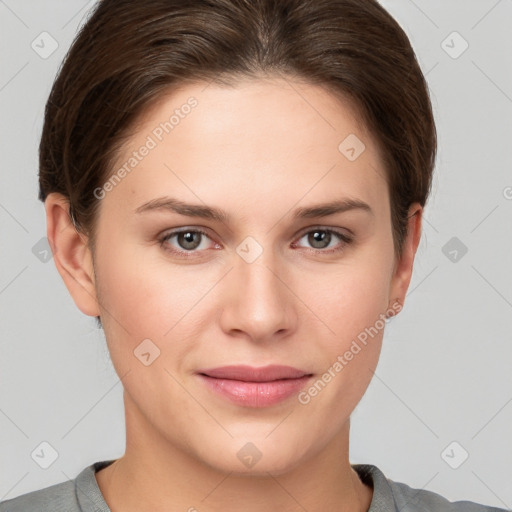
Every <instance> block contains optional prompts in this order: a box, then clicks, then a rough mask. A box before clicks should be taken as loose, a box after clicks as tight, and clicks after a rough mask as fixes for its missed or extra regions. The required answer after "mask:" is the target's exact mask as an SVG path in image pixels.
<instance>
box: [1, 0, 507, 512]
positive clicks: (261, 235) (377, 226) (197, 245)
mask: <svg viewBox="0 0 512 512" xmlns="http://www.w3.org/2000/svg"><path fill="white" fill-rule="evenodd" d="M435 154H436V132H435V125H434V120H433V115H432V110H431V105H430V100H429V96H428V91H427V86H426V83H425V80H424V77H423V75H422V73H421V70H420V68H419V66H418V63H417V61H416V58H415V55H414V52H413V50H412V48H411V46H410V43H409V41H408V39H407V37H406V35H405V34H404V32H403V31H402V30H401V28H400V27H399V26H398V24H397V23H396V22H395V21H394V20H393V19H392V18H391V17H390V16H389V14H387V13H386V11H385V10H384V9H383V8H382V7H381V6H380V5H379V4H378V3H376V2H375V1H374V0H366V1H360V0H343V1H341V0H340V1H334V0H314V1H313V0H280V1H276V0H258V1H249V0H215V1H211V2H205V1H200V0H194V1H190V0H188V1H168V0H167V1H164V0H148V1H145V2H133V1H128V0H102V2H99V3H98V5H97V7H96V9H95V11H94V13H93V14H92V16H91V17H90V19H89V20H88V22H87V23H86V25H85V26H84V27H83V29H82V30H81V32H80V34H79V35H78V37H77V39H76V40H75V42H74V44H73V46H72V48H71V50H70V52H69V54H68V56H67V58H66V61H65V63H64V65H63V67H62V69H61V71H60V73H59V76H58V77H57V79H56V81H55V84H54V87H53V89H52V92H51V94H50V98H49V100H48V103H47V107H46V113H45V124H44V129H43V134H42V140H41V147H40V196H39V198H40V199H41V200H42V201H44V203H45V209H46V215H47V226H48V239H49V241H50V243H51V246H52V250H53V253H54V260H55V264H56V266H57V269H58V271H59V273H60V274H61V276H62V278H63V280H64V282H65V284H66V286H67V288H68V290H69V292H70V294H71V295H72V297H73V300H74V301H75V303H76V305H77V307H78V308H79V309H80V310H81V311H82V312H83V313H85V314H86V315H89V316H94V317H96V318H97V320H98V323H99V325H101V326H102V328H103V329H104V332H105V337H106V340H107V344H108V348H109V351H110V355H111V358H112V361H113V364H114V367H115V369H116V372H117V374H118V376H119V378H120V379H121V381H122V383H123V386H124V405H125V414H126V439H127V443H126V452H125V454H124V456H123V457H121V458H119V459H117V460H108V461H100V462H97V463H95V464H93V465H91V466H89V467H88V468H85V469H84V470H83V471H82V472H81V473H80V474H79V475H78V476H77V478H76V479H75V480H74V481H70V482H66V483H62V484H57V485H56V486H52V487H49V488H46V489H42V490H39V491H35V492H32V493H29V494H26V495H23V496H20V497H18V498H15V499H13V500H8V501H5V502H4V503H2V504H1V505H0V510H1V511H2V512H4V511H18V510H20V511H21V510H23V511H30V510H34V511H35V510H38V511H41V510H48V511H50V510H52V511H54V510H66V511H92V510H101V511H108V510H112V511H114V512H115V511H123V512H131V511H135V510H136V511H141V510H151V511H157V512H158V511H164V510H165V511H168V510H188V511H190V512H191V511H195V510H199V511H217V510H219V511H220V510H222V511H230V510H240V509H243V510H247V511H260V510H276V511H277V510H279V511H292V510H293V511H295V510H308V511H311V512H312V511H316V510H336V511H371V512H375V511H381V510H382V511H388V510H392V511H395V510H411V511H412V510H418V511H419V510H422V511H424V510H432V511H434V510H435V511H444V510H446V511H447V510H460V511H466V510H474V511H488V510H499V509H496V508H492V507H486V506H484V505H478V504H475V503H470V502H467V501H466V502H457V503H456V504H451V503H450V502H449V501H448V500H446V499H445V498H443V497H441V496H439V495H438V494H435V493H433V492H429V491H424V490H418V489H412V488H410V487H408V486H407V485H405V484H401V483H396V482H392V481H390V480H388V479H386V478H385V476H384V475H383V473H382V472H381V471H380V470H379V469H378V468H377V467H376V466H373V465H369V464H365V465H351V464H350V462H349V450H348V446H349V426H350V415H351V413H352V411H353V410H354V408H355V406H356V405H357V404H358V402H359V401H360V400H361V398H362V396H363V395H364V392H365V390H366V389H367V387H368V384H369V382H370V380H371V377H372V375H373V370H374V369H375V368H376V366H377V362H378V358H379V353H380V349H381V342H382V336H383V332H384V326H385V321H386V319H387V318H390V317H391V316H394V315H396V314H397V313H399V312H400V310H401V308H402V306H403V303H404V300H405V295H406V292H407V289H408V286H409V282H410V279H411V274H412V269H413V262H414V256H415V253H416V250H417V247H418V243H419V240H420V235H421V222H422V212H423V208H424V207H425V204H426V201H427V198H428V195H429V191H430V185H431V180H432V171H433V167H434V163H435Z"/></svg>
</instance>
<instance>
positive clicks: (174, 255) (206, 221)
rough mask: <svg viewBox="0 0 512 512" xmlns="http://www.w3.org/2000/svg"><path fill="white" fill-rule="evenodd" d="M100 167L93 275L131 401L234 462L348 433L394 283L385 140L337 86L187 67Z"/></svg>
mask: <svg viewBox="0 0 512 512" xmlns="http://www.w3.org/2000/svg"><path fill="white" fill-rule="evenodd" d="M172 115H173V117H171V116H172ZM166 123H167V124H166ZM347 137H348V139H347ZM345 139H346V140H345ZM344 141H345V142H344ZM363 144H364V146H363ZM144 148H145V149H144ZM351 148H352V149H351ZM123 166H124V167H123ZM123 168H124V170H125V172H123V171H119V170H120V169H123ZM113 172H115V173H117V178H114V179H112V180H111V181H110V182H109V183H110V184H109V183H107V184H106V185H105V186H104V187H103V188H102V189H101V190H97V191H96V192H95V193H96V195H97V196H98V197H101V199H100V204H101V206H100V215H99V219H98V238H97V249H96V253H95V254H94V271H95V272H94V276H95V292H96V293H97V297H98V308H99V309H98V312H99V314H100V315H101V319H102V323H103V327H104V330H105V335H106V339H107V343H108V348H109V350H110V354H111V357H112V361H113V364H114V366H115V368H116V371H117V373H118V375H119V376H120V377H121V378H122V382H123V385H124V388H125V406H126V408H127V411H126V412H127V416H130V417H132V418H137V424H138V425H139V427H138V428H143V429H144V430H145V431H146V433H148V432H150V435H151V436H152V438H153V439H159V440H160V441H162V442H163V443H164V444H165V443H167V444H168V445H169V446H173V447H175V448H178V449H179V450H181V451H183V452H184V453H186V454H188V455H190V456H192V457H194V458H196V459H197V460H200V461H202V462H204V463H206V464H207V465H209V466H211V467H215V468H220V469H222V470H225V471H236V472H242V473H243V472H249V471H251V472H252V473H258V472H260V473H261V474H263V473H264V472H266V471H272V472H273V473H274V474H279V473H280V472H284V471H287V470H289V469H291V468H293V467H294V466H296V465H297V464H300V462H301V461H304V460H307V459H308V458H309V457H313V456H315V455H318V454H319V453H321V452H322V450H326V449H327V448H328V447H329V446H332V445H333V443H336V442H337V441H340V439H341V438H342V437H346V435H347V430H346V428H347V425H348V420H349V417H350V414H351V412H352V411H353V409H354V408H355V406H356V405H357V403H358V402H359V400H360V399H361V397H362V395H363V394H364V392H365V390H366V388H367V386H368V384H369V382H370V380H371V377H372V370H373V369H375V367H376V365H377V361H378V357H379V352H380V348H381V340H382V335H383V332H384V330H383V327H384V320H383V319H384V314H385V313H386V311H388V310H389V309H390V308H392V309H391V311H393V309H394V310H396V308H395V306H394V305H393V302H392V300H393V299H394V297H399V296H401V294H402V293H403V292H404V278H403V276H402V277H401V278H400V280H399V279H398V278H397V274H396V273H395V268H396V267H395V264H396V263H397V261H395V257H394V248H393V239H392V229H391V221H390V204H389V194H388V189H387V185H386V180H385V173H384V169H383V167H382V164H381V156H380V155H379V152H378V149H377V147H376V145H375V143H374V141H373V140H372V138H371V137H370V136H369V134H368V133H367V132H366V131H365V130H364V127H362V126H361V125H360V124H359V122H358V116H357V113H356V112H354V111H353V110H352V108H351V106H350V104H349V103H346V102H343V101H341V100H340V99H337V98H335V97H334V96H332V95H331V94H330V93H328V92H327V91H326V90H324V89H322V88H320V87H317V86H312V85H305V84H300V83H297V82H294V83H293V87H291V86H290V85H289V82H287V81H285V80H282V79H275V80H252V81H246V82H240V83H238V85H237V86H236V87H233V88H228V87H221V86H215V85H213V84H210V85H208V86H206V84H205V83H202V84H194V85H187V86H185V87H182V88H181V89H180V90H174V91H173V92H172V93H171V94H169V95H168V96H165V97H163V98H162V99H161V100H160V101H159V103H158V104H155V105H154V106H153V107H152V108H151V109H150V110H149V111H147V112H146V114H145V116H144V118H143V119H142V120H141V122H140V123H139V124H138V125H137V127H136V130H135V132H134V134H133V135H132V136H131V137H130V139H129V140H128V141H127V143H126V144H125V146H124V147H123V151H122V152H121V153H120V154H119V156H118V159H117V161H116V164H115V166H114V167H113ZM158 205H160V207H157V206H158ZM406 277H409V276H406ZM405 281H407V279H405ZM407 283H408V281H407ZM407 283H406V284H407ZM405 287H406V285H405ZM390 301H391V302H390ZM275 365H278V366H281V367H283V366H284V367H287V368H284V369H283V368H275V367H273V366H275ZM233 366H237V367H238V366H241V368H236V369H233V368H228V369H225V368H224V370H222V368H223V367H233ZM269 366H272V367H271V368H266V367H269ZM248 367H250V368H248ZM290 367H291V369H290ZM219 368H221V370H219ZM255 369H256V370H259V369H263V370H265V369H266V370H267V372H266V373H265V371H262V372H260V373H258V372H257V371H255ZM242 381H243V382H242ZM134 421H135V420H134ZM142 425H143V427H141V426H142ZM260 456H261V458H260V459H259V460H258V461H257V463H256V464H253V465H251V462H250V460H252V459H250V457H252V458H253V459H257V458H258V457H260Z"/></svg>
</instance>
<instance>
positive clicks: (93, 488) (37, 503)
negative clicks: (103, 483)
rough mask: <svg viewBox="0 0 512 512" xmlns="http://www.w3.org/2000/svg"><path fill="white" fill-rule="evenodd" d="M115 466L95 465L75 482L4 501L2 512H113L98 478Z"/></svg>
mask: <svg viewBox="0 0 512 512" xmlns="http://www.w3.org/2000/svg"><path fill="white" fill-rule="evenodd" d="M112 462H114V460H108V461H100V462H95V463H94V464H91V465H90V466H87V467H86V468H85V469H83V470H82V472H81V473H80V474H79V475H78V476H77V477H76V478H75V479H73V480H68V481H67V482H61V483H58V484H55V485H51V486H50V487H45V488H44V489H39V490H36V491H32V492H29V493H26V494H22V495H21V496H18V497H16V498H12V499H9V500H4V501H1V502H0V512H92V511H94V512H110V511H109V508H108V506H107V504H106V503H105V501H104V499H103V496H102V494H101V491H100V489H99V487H98V483H97V481H96V478H95V476H94V475H95V473H96V471H99V470H100V469H101V468H103V467H105V466H107V465H109V464H111V463H112Z"/></svg>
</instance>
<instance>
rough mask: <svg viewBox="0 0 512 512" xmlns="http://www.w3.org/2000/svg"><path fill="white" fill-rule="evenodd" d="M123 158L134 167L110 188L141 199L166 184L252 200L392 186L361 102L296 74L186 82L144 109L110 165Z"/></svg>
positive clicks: (374, 196)
mask: <svg viewBox="0 0 512 512" xmlns="http://www.w3.org/2000/svg"><path fill="white" fill-rule="evenodd" d="M144 148H146V149H144ZM148 148H149V149H148ZM135 153H137V155H136V156H135ZM142 153H144V155H141V154H142ZM123 166H124V168H125V170H126V171H128V172H125V173H123V174H124V175H125V177H124V178H123V180H122V183H119V185H117V186H116V187H115V191H114V194H112V193H110V195H111V196H113V195H115V194H118V195H119V194H125V196H126V195H127V194H128V196H129V197H128V199H129V203H130V206H133V207H134V208H135V207H136V206H137V205H139V204H141V202H143V201H144V200H146V201H147V200H151V199H154V198H155V197H157V196H162V195H164V194H163V192H165V191H168V192H169V194H170V195H174V196H176V195H177V194H179V193H183V194H185V195H186V196H187V197H186V199H192V198H194V195H196V197H195V198H194V199H195V200H196V202H197V199H198V198H200V199H201V200H204V201H205V202H206V200H207V199H209V200H211V202H213V203H217V204H218V202H219V198H220V200H222V199H223V198H225V197H226V193H229V192H233V191H234V190H236V191H237V193H238V196H239V197H241V196H243V195H244V194H246V199H247V200H249V201H250V200H252V199H254V198H255V197H258V198H259V199H263V198H269V200H274V199H277V198H278V197H279V195H278V194H277V192H278V191H281V197H282V198H283V200H284V201H285V202H290V201H293V202H297V201H299V200H300V198H301V197H304V196H305V195H308V198H310V199H311V200H313V199H324V198H323V197H322V196H324V195H325V192H326V191H332V193H333V194H335V193H337V192H338V191H339V193H340V194H343V192H344V190H346V191H347V194H348V195H355V196H359V197H360V198H361V199H363V200H365V201H367V202H379V201H381V202H382V192H383V191H385V190H386V189H385V187H387V185H386V181H385V174H384V169H383V164H382V161H381V158H380V155H379V152H378V148H377V145H376V144H375V142H374V140H373V138H372V137H371V136H370V135H369V133H368V131H367V130H366V128H365V126H363V124H362V122H361V119H360V116H359V114H358V112H357V110H356V109H355V108H354V106H353V105H352V104H351V103H350V102H349V101H344V100H343V99H342V98H340V97H338V96H334V95H333V94H331V93H330V92H328V91H327V90H326V89H324V88H322V87H320V86H315V85H310V84H306V83H304V82H298V81H294V80H293V79H278V78H276V79H264V80H263V79H262V80H245V81H240V82H237V83H236V84H235V86H224V85H222V86H221V85H218V84H215V83H206V82H199V83H188V84H182V85H181V86H180V87H179V88H177V89H173V90H172V91H169V92H168V93H167V94H165V95H162V96H161V97H160V98H159V99H158V100H157V101H156V102H154V103H153V104H152V105H151V107H150V108H148V109H146V111H145V112H144V114H143V115H142V116H141V117H140V119H139V121H138V123H137V124H136V126H134V128H133V130H132V135H131V136H130V137H129V138H128V139H127V140H126V142H125V144H124V146H123V147H122V149H121V151H120V153H119V155H118V158H117V160H116V162H115V165H114V166H113V169H112V172H116V171H117V170H118V169H120V168H121V167H123ZM128 189H129V190H128ZM128 192H129V193H128ZM287 198H288V199H287ZM260 206H261V203H260Z"/></svg>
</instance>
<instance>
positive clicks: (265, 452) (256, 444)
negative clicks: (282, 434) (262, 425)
mask: <svg viewBox="0 0 512 512" xmlns="http://www.w3.org/2000/svg"><path fill="white" fill-rule="evenodd" d="M266 435H267V434H262V435H261V436H260V437H253V438H252V439H253V440H252V441H250V440H249V439H248V438H243V439H240V438H238V439H231V440H230V441H229V442H227V443H225V444H222V443H215V444H213V443H214V441H213V440H212V445H210V446H209V447H205V448H204V447H203V448H202V449H200V451H199V453H198V454H197V453H196V456H198V458H199V459H200V460H201V462H202V463H204V464H207V465H208V466H211V467H212V468H214V469H216V470H218V471H221V472H226V473H232V474H234V475H238V476H254V477H258V476H261V477H268V473H271V474H272V475H273V476H278V475H282V474H285V473H288V472H290V471H291V470H293V469H294V468H295V467H296V466H298V465H299V464H300V463H301V462H302V461H303V459H304V457H305V456H306V454H305V451H304V445H302V449H301V450H300V451H299V450H298V449H297V443H293V442H292V441H291V439H289V442H288V443H286V444H285V443H283V442H280V443H276V442H275V440H274V441H273V442H270V441H269V439H265V436H266ZM213 446H215V448H214V450H211V448H213Z"/></svg>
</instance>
